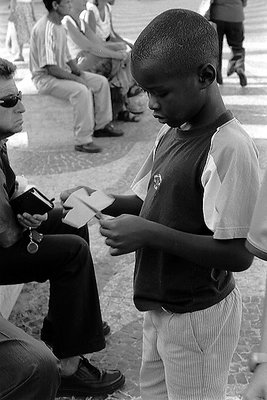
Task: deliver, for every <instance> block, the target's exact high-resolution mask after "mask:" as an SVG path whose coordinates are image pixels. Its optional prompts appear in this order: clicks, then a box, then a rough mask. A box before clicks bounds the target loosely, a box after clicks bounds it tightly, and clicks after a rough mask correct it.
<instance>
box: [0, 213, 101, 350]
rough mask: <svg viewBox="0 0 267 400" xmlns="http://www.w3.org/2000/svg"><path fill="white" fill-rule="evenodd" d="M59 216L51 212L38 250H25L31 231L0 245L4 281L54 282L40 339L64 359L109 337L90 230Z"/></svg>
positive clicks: (98, 347)
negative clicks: (4, 245) (101, 301)
mask: <svg viewBox="0 0 267 400" xmlns="http://www.w3.org/2000/svg"><path fill="white" fill-rule="evenodd" d="M61 220H62V210H61V209H55V210H53V211H51V212H50V213H49V218H48V220H47V221H46V222H45V223H43V224H42V225H41V227H40V229H39V231H40V232H42V233H44V238H43V240H42V242H41V243H40V244H39V250H38V252H37V253H35V254H29V253H28V252H27V250H26V246H27V244H28V242H29V239H28V236H27V235H25V237H24V238H23V239H21V240H20V241H19V242H17V243H16V244H15V245H13V246H11V247H9V248H0V259H1V268H0V284H1V285H9V284H17V283H26V282H30V281H37V282H44V281H46V280H49V281H50V298H49V309H48V314H47V316H46V318H45V320H44V324H43V328H42V332H41V339H42V340H44V341H45V342H46V343H48V344H50V345H51V346H52V348H53V352H54V353H55V355H56V356H57V357H58V358H66V357H71V356H75V355H79V354H85V353H92V352H95V351H99V350H101V349H103V348H104V347H105V340H104V335H103V327H102V318H101V311H100V305H99V297H98V291H97V285H96V279H95V272H94V266H93V261H92V257H91V253H90V248H89V236H88V229H87V227H82V228H81V229H75V228H72V227H70V226H68V225H66V224H64V223H62V221H61Z"/></svg>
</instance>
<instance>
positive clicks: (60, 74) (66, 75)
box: [46, 65, 87, 86]
mask: <svg viewBox="0 0 267 400" xmlns="http://www.w3.org/2000/svg"><path fill="white" fill-rule="evenodd" d="M46 69H47V72H48V74H49V75H52V76H54V77H55V78H57V79H67V80H69V81H75V82H79V83H82V84H83V85H85V86H87V85H86V82H85V80H84V79H83V78H82V77H80V76H77V75H75V74H74V73H71V72H68V71H65V70H63V69H62V68H60V67H58V66H57V65H46Z"/></svg>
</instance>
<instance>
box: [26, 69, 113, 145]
mask: <svg viewBox="0 0 267 400" xmlns="http://www.w3.org/2000/svg"><path fill="white" fill-rule="evenodd" d="M82 77H83V78H84V79H85V80H86V82H87V87H86V86H85V85H83V84H81V83H78V82H75V81H70V80H66V79H58V78H55V77H53V76H51V75H44V76H42V77H41V78H39V77H38V80H37V79H36V80H34V83H35V85H36V87H37V89H38V91H39V92H40V93H42V94H50V95H51V96H55V97H58V98H60V99H63V100H69V101H70V103H71V105H72V107H73V112H74V118H73V119H74V140H75V144H85V143H90V142H92V135H93V133H94V130H95V129H101V128H104V126H105V125H106V124H107V123H109V122H110V121H111V120H112V105H111V97H110V88H109V83H108V80H107V78H105V77H104V76H101V75H97V74H92V73H91V72H83V73H82Z"/></svg>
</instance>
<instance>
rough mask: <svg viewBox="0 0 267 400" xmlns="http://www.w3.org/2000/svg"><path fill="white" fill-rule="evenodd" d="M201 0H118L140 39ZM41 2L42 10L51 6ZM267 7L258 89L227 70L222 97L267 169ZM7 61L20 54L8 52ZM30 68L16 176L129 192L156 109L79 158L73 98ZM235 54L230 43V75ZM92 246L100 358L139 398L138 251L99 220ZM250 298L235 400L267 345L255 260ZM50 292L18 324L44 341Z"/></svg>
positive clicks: (255, 46) (54, 185) (256, 6)
mask: <svg viewBox="0 0 267 400" xmlns="http://www.w3.org/2000/svg"><path fill="white" fill-rule="evenodd" d="M199 2H200V0H191V1H189V0H185V1H182V0H181V1H179V0H117V1H116V4H115V6H114V11H113V14H114V25H115V27H116V28H117V29H118V30H119V31H120V33H122V34H123V35H124V36H126V37H128V38H130V39H132V40H134V39H135V38H136V36H137V34H138V33H139V32H140V31H141V29H142V28H143V26H145V24H146V23H147V22H149V20H150V19H151V18H152V17H153V16H154V15H156V14H157V13H158V12H160V11H163V10H164V9H167V8H171V7H177V6H182V7H187V8H191V9H194V10H196V9H197V6H198V4H199ZM0 3H1V4H0V44H2V45H3V43H4V35H5V29H6V16H7V4H8V2H7V0H1V2H0ZM42 7H43V6H42V3H41V2H40V1H39V0H37V2H36V11H37V16H40V15H41V14H42V13H43V12H44V9H43V8H42ZM266 21H267V4H266V1H265V0H254V1H253V2H252V1H250V2H248V7H247V9H246V22H245V29H246V41H245V47H246V68H247V75H248V86H247V87H246V88H241V87H240V86H239V84H238V78H237V77H236V76H232V77H229V78H227V77H226V74H225V73H224V85H223V86H221V91H222V95H223V97H224V101H225V103H226V105H227V106H228V108H230V109H231V110H233V112H234V113H235V115H236V116H237V118H238V119H239V120H240V121H241V122H242V123H243V124H244V126H245V128H246V129H247V131H248V132H249V133H250V135H251V136H252V137H253V138H254V140H255V142H256V144H257V146H258V149H259V152H260V165H261V168H262V170H263V169H264V168H266V167H267V156H266V152H267V144H266V143H267V142H266V138H265V135H266V120H267V117H266V105H267V73H266V71H267V40H266V39H267V37H266ZM0 51H1V54H2V56H6V57H8V58H10V59H12V56H11V55H10V54H8V53H7V52H6V50H5V49H4V48H3V47H2V49H1V50H0ZM25 54H26V62H25V63H21V64H19V65H18V74H17V83H18V85H19V86H20V87H21V88H22V89H23V92H24V103H25V105H26V107H27V112H26V114H25V130H26V131H27V132H28V136H29V144H28V147H20V146H17V147H12V146H10V149H9V152H10V158H11V162H12V164H13V166H14V167H15V170H16V172H17V173H19V174H24V175H25V176H27V177H28V178H29V179H30V181H31V182H34V183H36V184H37V185H38V187H39V188H40V189H42V190H43V191H44V192H45V193H46V194H47V195H48V196H50V195H51V196H54V195H55V194H56V195H58V193H60V191H61V190H63V189H64V188H66V187H71V186H73V185H76V184H78V183H79V184H83V183H84V184H90V185H91V186H93V187H97V188H99V189H105V190H107V191H111V192H112V191H114V192H117V193H126V192H127V191H128V188H129V184H130V183H131V181H132V179H133V177H134V175H135V173H136V171H137V170H138V168H139V166H140V165H141V163H142V161H143V160H144V158H145V156H146V154H147V152H148V150H149V149H150V147H151V144H152V142H153V140H154V138H155V134H156V132H157V130H158V128H159V124H158V122H157V121H155V120H153V118H152V116H151V114H150V112H149V111H147V112H146V113H145V114H144V116H143V117H142V121H141V122H140V123H138V124H125V123H120V127H122V128H123V129H124V130H125V135H124V137H122V138H120V139H109V138H105V139H98V143H99V144H100V145H103V147H104V151H103V153H102V154H95V155H86V154H76V153H75V152H74V150H73V138H72V112H71V109H70V107H69V106H68V105H67V104H65V103H64V102H61V101H57V100H51V98H50V97H49V96H37V95H36V93H35V92H34V90H33V89H32V86H31V84H30V81H29V74H28V70H27V49H26V51H25ZM228 55H229V50H228V49H227V47H226V46H225V53H224V63H223V68H224V70H223V71H225V67H226V60H227V57H228ZM90 236H91V248H92V254H93V258H94V262H95V268H96V274H97V280H98V285H99V292H100V296H101V306H102V311H103V318H104V319H105V320H106V321H108V323H109V324H110V326H111V329H112V333H111V335H109V336H108V338H107V346H106V349H105V350H103V351H101V352H99V353H96V354H94V355H93V356H92V357H93V361H94V362H95V363H96V364H97V365H100V366H105V367H111V368H113V367H118V368H120V369H121V370H122V371H123V373H124V374H125V375H126V384H125V387H124V388H123V390H122V391H120V392H117V393H116V394H115V395H114V397H112V398H114V399H115V398H118V399H124V400H126V399H130V398H138V397H139V395H140V393H139V384H138V374H139V368H140V361H141V342H142V315H141V314H140V313H139V312H138V311H137V310H136V309H135V308H134V307H133V303H132V274H133V262H134V257H133V255H132V254H130V255H126V256H121V257H117V258H114V257H113V258H112V257H111V256H109V253H108V249H107V248H106V247H105V245H104V243H103V239H102V238H101V236H100V235H99V232H98V224H97V223H92V224H90ZM236 279H237V282H238V285H239V288H240V290H241V293H242V297H243V320H242V328H241V335H240V340H239V344H238V347H237V350H236V352H235V354H234V357H233V360H232V363H231V369H230V374H229V379H228V387H227V393H228V398H229V399H237V398H239V396H240V394H241V393H242V392H243V390H244V388H245V386H246V385H247V383H248V381H249V379H250V374H249V372H248V369H247V359H248V355H249V353H250V351H252V350H254V349H255V348H256V347H257V345H258V343H259V339H260V315H261V312H262V306H263V296H264V286H265V263H263V262H262V261H260V260H258V259H255V261H254V263H253V265H252V267H251V268H250V269H249V270H248V271H245V272H242V273H239V274H237V275H236ZM48 293H49V286H48V284H47V283H43V284H37V283H31V284H27V285H25V286H24V289H23V291H22V293H21V295H20V296H19V299H18V301H17V303H16V305H15V307H14V309H13V312H12V314H11V316H10V320H11V321H13V322H14V323H16V325H18V326H20V327H22V328H23V329H25V330H26V331H27V332H29V333H30V334H32V335H34V336H36V337H38V335H39V332H40V327H41V324H42V318H43V316H44V315H45V313H46V310H47V298H48Z"/></svg>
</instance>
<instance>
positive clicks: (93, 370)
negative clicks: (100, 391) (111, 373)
mask: <svg viewBox="0 0 267 400" xmlns="http://www.w3.org/2000/svg"><path fill="white" fill-rule="evenodd" d="M80 357H81V360H80V364H79V368H78V371H79V370H80V372H81V366H83V367H85V368H86V369H87V370H88V371H89V372H90V373H91V374H92V375H94V376H95V377H96V378H97V379H100V380H101V378H102V377H103V376H104V375H105V371H104V370H100V369H98V368H96V367H94V366H93V365H92V364H91V363H90V362H89V360H88V359H87V358H86V357H84V356H80Z"/></svg>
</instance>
